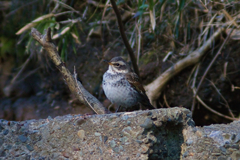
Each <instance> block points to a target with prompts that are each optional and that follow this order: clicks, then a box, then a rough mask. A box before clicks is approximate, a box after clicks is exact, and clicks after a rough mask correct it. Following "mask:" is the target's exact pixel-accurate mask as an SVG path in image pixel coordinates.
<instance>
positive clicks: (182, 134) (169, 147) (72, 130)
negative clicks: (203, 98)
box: [0, 107, 240, 160]
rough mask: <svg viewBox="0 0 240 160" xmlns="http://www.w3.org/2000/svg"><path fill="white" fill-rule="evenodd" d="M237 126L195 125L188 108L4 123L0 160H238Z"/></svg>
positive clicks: (239, 132) (239, 136)
mask: <svg viewBox="0 0 240 160" xmlns="http://www.w3.org/2000/svg"><path fill="white" fill-rule="evenodd" d="M239 125H240V124H239V122H233V123H231V124H229V125H212V126H207V127H203V128H201V127H195V126H194V122H193V120H192V118H191V112H190V111H189V110H187V109H184V108H177V107H175V108H171V109H158V110H151V111H137V112H126V113H117V114H108V115H92V116H90V115H89V116H81V115H75V116H71V115H68V116H62V117H56V118H54V119H52V118H48V119H44V120H29V121H22V122H10V121H6V120H1V122H0V159H31V160H32V159H84V160H85V159H104V160H105V159H124V160H125V159H164V160H165V159H173V160H175V159H227V158H228V157H229V159H230V157H232V159H233V160H234V159H237V158H238V157H239V155H240V153H239V142H240V126H239Z"/></svg>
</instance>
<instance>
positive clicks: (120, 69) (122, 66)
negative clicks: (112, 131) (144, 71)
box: [106, 57, 130, 73]
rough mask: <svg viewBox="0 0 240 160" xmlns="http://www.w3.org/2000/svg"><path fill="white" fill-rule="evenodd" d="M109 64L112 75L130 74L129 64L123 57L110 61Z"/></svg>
mask: <svg viewBox="0 0 240 160" xmlns="http://www.w3.org/2000/svg"><path fill="white" fill-rule="evenodd" d="M106 62H107V63H108V64H109V67H108V71H109V72H112V73H128V72H130V67H129V65H128V63H127V62H126V61H125V60H124V59H123V58H122V57H114V58H112V59H111V60H110V61H106Z"/></svg>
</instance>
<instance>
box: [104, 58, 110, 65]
mask: <svg viewBox="0 0 240 160" xmlns="http://www.w3.org/2000/svg"><path fill="white" fill-rule="evenodd" d="M103 61H104V62H106V63H108V64H109V65H112V63H111V62H109V61H108V60H106V59H104V60H103Z"/></svg>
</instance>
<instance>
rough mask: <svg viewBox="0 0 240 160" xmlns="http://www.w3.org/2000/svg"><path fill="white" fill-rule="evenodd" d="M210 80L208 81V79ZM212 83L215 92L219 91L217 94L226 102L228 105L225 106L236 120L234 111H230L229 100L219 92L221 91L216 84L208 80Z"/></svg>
mask: <svg viewBox="0 0 240 160" xmlns="http://www.w3.org/2000/svg"><path fill="white" fill-rule="evenodd" d="M207 80H208V79H207ZM208 81H209V82H210V83H211V85H212V86H213V87H214V88H215V90H216V91H217V93H218V94H219V95H220V96H221V98H222V99H223V100H224V102H225V103H226V104H225V106H226V107H227V109H228V112H229V113H230V114H231V116H232V117H233V118H235V116H234V114H233V113H232V110H231V109H230V107H229V104H228V102H227V100H226V99H225V98H224V97H223V95H222V94H221V93H220V92H219V89H218V88H217V87H216V86H215V84H214V83H213V82H212V81H210V80H208Z"/></svg>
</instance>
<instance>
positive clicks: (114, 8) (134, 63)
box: [111, 0, 139, 76]
mask: <svg viewBox="0 0 240 160" xmlns="http://www.w3.org/2000/svg"><path fill="white" fill-rule="evenodd" d="M111 4H112V7H113V10H114V12H115V14H116V16H117V20H118V25H119V31H120V33H121V36H122V39H123V42H124V44H125V46H126V48H127V51H128V53H129V56H130V58H131V61H132V64H133V69H134V71H135V73H136V74H137V75H138V76H139V70H138V66H137V62H136V58H135V56H134V53H133V50H132V48H131V46H130V44H129V42H128V39H127V37H126V34H125V32H124V27H123V24H122V18H121V15H120V13H119V11H118V8H117V5H116V3H115V0H111Z"/></svg>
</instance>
